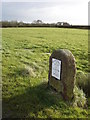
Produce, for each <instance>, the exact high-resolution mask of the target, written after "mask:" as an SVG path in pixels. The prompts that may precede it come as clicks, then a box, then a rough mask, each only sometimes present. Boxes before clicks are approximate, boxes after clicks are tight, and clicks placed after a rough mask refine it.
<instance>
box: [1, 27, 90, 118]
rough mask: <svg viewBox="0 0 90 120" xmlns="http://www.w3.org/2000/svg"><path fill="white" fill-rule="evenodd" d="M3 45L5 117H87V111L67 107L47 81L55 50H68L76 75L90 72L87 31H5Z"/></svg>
mask: <svg viewBox="0 0 90 120" xmlns="http://www.w3.org/2000/svg"><path fill="white" fill-rule="evenodd" d="M2 46H3V56H2V60H3V63H2V78H3V91H2V94H3V96H2V97H3V117H7V118H10V117H11V118H24V117H25V118H28V117H38V118H47V117H51V118H73V117H74V118H86V117H87V115H88V110H87V109H82V108H79V107H72V106H70V105H68V104H66V103H65V102H64V101H63V100H62V98H61V96H60V95H59V94H58V93H56V92H54V91H53V90H51V89H50V88H48V86H47V82H48V70H49V56H50V55H51V53H52V52H53V50H55V49H69V50H70V51H71V52H72V53H73V55H74V56H75V58H76V65H77V72H78V71H82V72H84V73H88V72H90V71H89V70H88V30H79V29H66V28H62V29H60V28H4V29H3V30H2Z"/></svg>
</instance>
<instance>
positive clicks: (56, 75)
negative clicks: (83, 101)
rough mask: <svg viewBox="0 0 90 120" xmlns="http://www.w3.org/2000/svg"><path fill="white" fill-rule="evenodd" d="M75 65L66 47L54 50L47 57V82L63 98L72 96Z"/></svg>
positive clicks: (67, 98) (68, 98)
mask: <svg viewBox="0 0 90 120" xmlns="http://www.w3.org/2000/svg"><path fill="white" fill-rule="evenodd" d="M75 75H76V65H75V58H74V56H73V54H72V53H71V52H70V51H69V50H66V49H60V50H55V51H54V52H53V53H52V54H51V56H50V58H49V75H48V79H49V80H48V83H49V85H50V86H52V87H53V88H54V89H55V90H56V91H58V92H60V93H61V94H62V96H63V98H64V99H65V100H71V99H72V98H73V97H74V93H73V90H74V85H75Z"/></svg>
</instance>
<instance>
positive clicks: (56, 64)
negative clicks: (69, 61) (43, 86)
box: [52, 58, 61, 80]
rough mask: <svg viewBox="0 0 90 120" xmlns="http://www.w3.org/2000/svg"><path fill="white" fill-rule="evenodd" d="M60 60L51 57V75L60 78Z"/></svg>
mask: <svg viewBox="0 0 90 120" xmlns="http://www.w3.org/2000/svg"><path fill="white" fill-rule="evenodd" d="M60 73H61V61H60V60H57V59H55V58H52V76H53V77H55V78H57V79H58V80H60Z"/></svg>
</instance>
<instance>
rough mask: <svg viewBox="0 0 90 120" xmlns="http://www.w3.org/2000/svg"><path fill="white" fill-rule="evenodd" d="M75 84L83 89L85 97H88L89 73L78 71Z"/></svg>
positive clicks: (89, 91) (89, 94)
mask: <svg viewBox="0 0 90 120" xmlns="http://www.w3.org/2000/svg"><path fill="white" fill-rule="evenodd" d="M76 85H77V87H78V88H79V89H82V90H83V92H84V93H85V94H86V96H87V97H90V73H84V72H82V71H78V72H77V74H76Z"/></svg>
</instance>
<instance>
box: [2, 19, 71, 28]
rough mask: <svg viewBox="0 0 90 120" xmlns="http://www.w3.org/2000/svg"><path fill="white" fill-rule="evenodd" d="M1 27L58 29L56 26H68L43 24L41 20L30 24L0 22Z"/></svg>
mask: <svg viewBox="0 0 90 120" xmlns="http://www.w3.org/2000/svg"><path fill="white" fill-rule="evenodd" d="M0 25H1V26H2V27H58V26H69V25H70V24H69V23H67V22H57V23H44V22H42V20H34V21H33V22H32V23H25V22H23V21H20V22H18V21H1V22H0Z"/></svg>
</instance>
